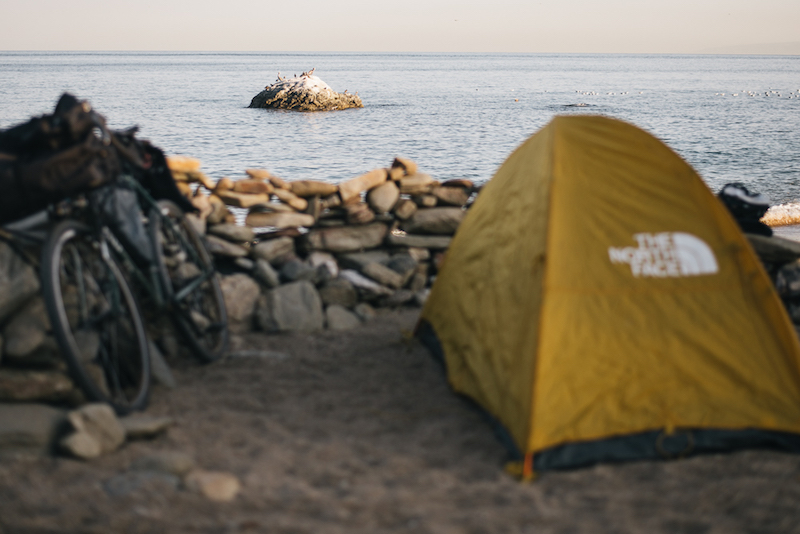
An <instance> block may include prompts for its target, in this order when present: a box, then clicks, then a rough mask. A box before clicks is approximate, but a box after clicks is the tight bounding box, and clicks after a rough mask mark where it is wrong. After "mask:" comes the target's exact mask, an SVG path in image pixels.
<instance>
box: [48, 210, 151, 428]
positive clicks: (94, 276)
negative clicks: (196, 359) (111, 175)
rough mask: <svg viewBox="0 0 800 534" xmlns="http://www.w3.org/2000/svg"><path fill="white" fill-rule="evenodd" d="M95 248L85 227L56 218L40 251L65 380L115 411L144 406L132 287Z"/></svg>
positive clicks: (140, 333) (144, 369)
mask: <svg viewBox="0 0 800 534" xmlns="http://www.w3.org/2000/svg"><path fill="white" fill-rule="evenodd" d="M101 249H102V246H101V244H100V242H98V240H97V239H96V238H95V236H94V235H93V233H92V232H91V231H90V229H89V228H88V227H87V226H85V225H83V224H81V223H79V222H77V221H74V220H64V221H61V222H60V223H59V224H57V225H56V226H55V228H54V229H53V231H52V232H51V234H50V236H49V237H48V240H47V242H46V243H45V246H44V249H43V250H42V262H41V269H42V272H41V276H42V293H43V297H44V302H45V305H46V307H47V312H48V315H49V317H50V321H51V323H52V327H53V333H54V335H55V337H56V340H57V341H58V344H59V347H60V349H61V352H62V353H63V355H64V358H65V360H66V361H67V365H68V367H69V370H70V373H71V375H72V377H73V379H74V380H75V382H76V383H77V384H78V385H79V386H80V387H81V388H82V389H83V391H84V393H85V394H86V396H87V397H88V398H89V399H90V400H94V401H100V402H106V403H108V404H110V405H111V407H112V408H114V410H115V411H116V412H117V413H118V414H120V415H123V414H126V413H129V412H130V411H132V410H139V409H142V408H144V407H145V406H146V405H147V398H148V393H149V389H150V354H149V352H148V344H147V337H146V334H145V328H144V324H143V323H142V316H141V313H140V312H139V307H138V305H137V303H136V300H135V299H134V296H133V293H132V291H131V289H130V287H129V286H128V283H127V282H126V281H125V278H124V277H123V276H122V273H121V271H120V269H119V267H118V266H117V264H116V262H115V261H114V260H113V259H112V258H111V257H110V256H109V255H108V254H103V253H102V250H101Z"/></svg>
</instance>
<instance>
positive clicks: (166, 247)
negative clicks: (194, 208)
mask: <svg viewBox="0 0 800 534" xmlns="http://www.w3.org/2000/svg"><path fill="white" fill-rule="evenodd" d="M158 208H159V213H157V214H156V213H151V215H150V231H151V232H152V239H153V242H154V243H156V258H157V262H158V270H159V274H160V276H161V279H162V282H163V285H164V287H166V288H167V297H168V299H169V301H170V303H171V305H172V310H173V312H174V313H173V314H172V317H173V319H174V320H175V324H176V325H177V327H178V329H179V330H180V331H181V333H182V334H183V336H184V338H185V339H186V341H187V342H188V343H189V345H190V346H191V348H192V349H193V351H194V353H195V355H196V356H197V357H198V358H199V359H200V360H202V361H204V362H212V361H214V360H217V359H219V358H220V357H221V356H222V355H223V354H224V353H225V350H226V349H227V346H228V315H227V312H226V310H225V300H224V298H223V296H222V289H221V288H220V284H219V275H217V273H216V271H215V269H214V262H213V260H212V259H211V255H210V254H209V253H208V250H207V249H206V247H205V244H204V243H203V239H202V237H200V235H199V234H198V233H197V231H196V230H195V229H194V227H193V226H192V224H191V223H190V222H189V221H188V220H187V219H186V217H185V216H184V213H183V210H181V209H180V208H179V207H178V206H177V205H176V204H175V203H173V202H170V201H169V200H160V201H159V202H158Z"/></svg>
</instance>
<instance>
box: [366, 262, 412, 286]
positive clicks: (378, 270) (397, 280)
mask: <svg viewBox="0 0 800 534" xmlns="http://www.w3.org/2000/svg"><path fill="white" fill-rule="evenodd" d="M361 273H362V274H364V275H366V276H369V277H370V278H372V279H373V280H375V281H376V282H378V283H379V284H381V285H383V286H387V287H391V288H392V289H400V288H401V287H403V283H404V279H403V276H401V275H400V274H399V273H397V272H396V271H393V270H392V269H390V268H388V267H386V266H384V265H381V264H380V263H377V262H373V263H368V264H366V265H365V266H364V267H362V268H361Z"/></svg>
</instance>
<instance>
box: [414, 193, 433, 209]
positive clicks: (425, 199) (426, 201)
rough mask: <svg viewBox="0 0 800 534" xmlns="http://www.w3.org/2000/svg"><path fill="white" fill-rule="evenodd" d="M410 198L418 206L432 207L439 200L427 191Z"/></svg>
mask: <svg viewBox="0 0 800 534" xmlns="http://www.w3.org/2000/svg"><path fill="white" fill-rule="evenodd" d="M411 200H413V201H414V204H416V205H417V206H418V207H420V208H433V207H434V206H436V204H437V203H438V202H439V200H438V199H437V198H436V196H434V195H429V194H427V193H426V194H423V195H414V196H412V197H411Z"/></svg>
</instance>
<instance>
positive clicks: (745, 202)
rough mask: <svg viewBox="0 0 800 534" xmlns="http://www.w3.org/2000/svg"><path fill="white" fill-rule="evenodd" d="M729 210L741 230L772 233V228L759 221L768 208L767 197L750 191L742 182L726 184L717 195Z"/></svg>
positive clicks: (765, 233) (762, 233)
mask: <svg viewBox="0 0 800 534" xmlns="http://www.w3.org/2000/svg"><path fill="white" fill-rule="evenodd" d="M717 196H718V197H719V198H720V200H722V203H723V204H725V206H726V207H727V208H728V211H730V212H731V214H732V215H733V218H734V219H736V222H737V223H738V224H739V227H740V228H741V229H742V231H743V232H746V233H749V234H759V235H765V236H768V237H769V236H771V235H772V228H770V227H769V226H767V225H766V224H764V223H762V222H761V220H760V219H761V217H763V216H764V214H765V213H767V210H768V209H769V199H767V198H766V197H765V196H764V195H762V194H760V193H752V192H750V191H749V190H748V189H747V188H746V187H745V186H744V184H740V183H738V182H737V183H731V184H726V185H725V186H724V187H723V188H722V189H721V190H720V192H719V193H718V195H717Z"/></svg>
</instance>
